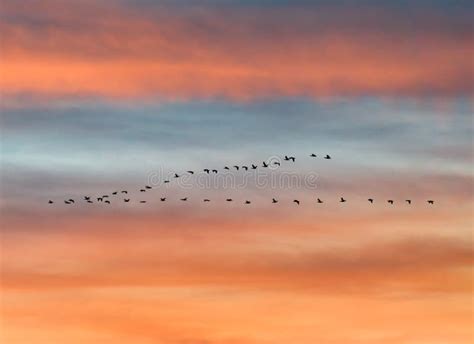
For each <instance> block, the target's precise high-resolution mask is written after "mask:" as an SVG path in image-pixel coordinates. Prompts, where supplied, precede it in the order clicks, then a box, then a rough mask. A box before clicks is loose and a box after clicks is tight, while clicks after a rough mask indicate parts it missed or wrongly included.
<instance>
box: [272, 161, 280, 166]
mask: <svg viewBox="0 0 474 344" xmlns="http://www.w3.org/2000/svg"><path fill="white" fill-rule="evenodd" d="M273 165H277V166H281V164H280V163H279V162H278V161H274V162H273Z"/></svg>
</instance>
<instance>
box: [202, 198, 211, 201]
mask: <svg viewBox="0 0 474 344" xmlns="http://www.w3.org/2000/svg"><path fill="white" fill-rule="evenodd" d="M210 201H211V200H210V199H207V198H205V199H204V200H203V202H210Z"/></svg>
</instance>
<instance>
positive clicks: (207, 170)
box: [203, 168, 211, 174]
mask: <svg viewBox="0 0 474 344" xmlns="http://www.w3.org/2000/svg"><path fill="white" fill-rule="evenodd" d="M203 171H204V172H206V173H207V174H209V172H211V171H210V170H209V169H208V168H205V169H204V170H203Z"/></svg>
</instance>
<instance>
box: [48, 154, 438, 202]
mask: <svg viewBox="0 0 474 344" xmlns="http://www.w3.org/2000/svg"><path fill="white" fill-rule="evenodd" d="M310 157H311V158H316V157H317V155H316V154H314V153H313V154H311V155H310ZM323 159H326V160H330V159H332V158H331V156H330V155H328V154H326V155H325V156H324V157H323ZM283 161H286V162H289V161H291V162H293V163H294V162H295V161H296V158H295V157H294V156H287V155H285V156H284V158H283ZM271 165H274V166H281V162H279V161H273V162H265V161H263V163H262V165H261V167H262V168H269V167H270V166H271ZM257 168H259V167H258V165H255V164H251V165H249V166H247V165H243V166H239V165H234V166H232V167H229V166H225V167H224V168H223V169H224V170H226V171H230V170H231V169H235V170H236V171H239V170H244V171H248V170H249V169H250V170H256V169H257ZM203 172H204V173H207V174H211V173H213V174H217V173H219V171H218V170H217V169H208V168H205V169H203ZM186 173H188V174H191V175H193V174H194V173H195V172H194V171H193V170H189V171H186ZM181 176H182V175H179V174H178V173H174V178H175V179H177V178H180V177H181ZM163 183H164V184H167V183H170V180H164V181H163ZM151 189H153V187H151V186H150V185H145V186H144V187H143V188H141V189H139V191H140V192H147V191H149V190H151ZM119 195H122V196H123V197H124V198H123V199H122V201H123V202H124V203H129V202H130V201H131V199H130V198H127V197H128V190H121V191H114V192H112V193H111V195H108V194H106V195H101V196H99V197H94V198H92V197H91V196H83V198H82V201H85V202H86V203H94V201H95V202H96V203H104V204H111V199H112V198H118V197H117V196H119ZM114 196H115V197H114ZM166 200H167V198H166V197H161V198H160V201H161V202H166ZM179 200H180V201H182V202H186V201H188V197H184V198H180V199H179ZM202 201H203V202H211V200H210V199H208V198H204V199H203V200H202ZM225 201H226V202H233V201H234V200H233V199H232V198H226V199H225ZM367 201H368V202H369V203H371V204H373V203H374V202H375V199H374V198H368V199H367ZM138 202H139V203H147V201H146V200H139V201H138ZM339 202H340V203H346V202H347V200H346V199H345V198H344V197H340V199H339ZM404 202H406V203H407V204H408V205H411V204H412V200H411V199H406V200H404ZM426 202H427V203H428V204H430V205H433V204H434V200H431V199H430V200H427V201H426ZM54 203H55V202H54V201H53V200H49V201H48V204H54ZM64 203H65V204H69V205H72V204H75V203H76V201H75V200H74V199H72V198H69V199H66V200H64ZM271 203H272V204H276V203H279V200H278V199H276V198H272V202H271ZM292 203H295V204H296V205H300V204H301V202H300V200H298V199H294V200H293V202H292ZM316 203H319V204H322V203H324V201H323V200H321V199H320V198H317V199H316ZM387 203H388V204H390V205H393V204H394V203H395V201H394V200H392V199H389V200H387ZM244 204H246V205H249V204H252V202H251V201H249V200H245V201H244Z"/></svg>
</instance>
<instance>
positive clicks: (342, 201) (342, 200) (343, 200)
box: [339, 197, 347, 203]
mask: <svg viewBox="0 0 474 344" xmlns="http://www.w3.org/2000/svg"><path fill="white" fill-rule="evenodd" d="M339 202H341V203H344V202H347V201H346V200H345V199H344V198H343V197H341V200H340V201H339Z"/></svg>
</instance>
